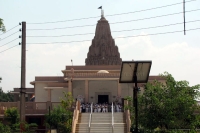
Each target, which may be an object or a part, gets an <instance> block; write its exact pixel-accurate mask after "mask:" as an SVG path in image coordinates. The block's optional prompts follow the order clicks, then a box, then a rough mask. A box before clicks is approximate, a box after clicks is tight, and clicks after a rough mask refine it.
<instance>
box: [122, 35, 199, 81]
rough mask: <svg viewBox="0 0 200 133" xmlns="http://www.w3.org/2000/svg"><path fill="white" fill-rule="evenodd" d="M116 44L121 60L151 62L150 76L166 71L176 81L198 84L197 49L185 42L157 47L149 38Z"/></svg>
mask: <svg viewBox="0 0 200 133" xmlns="http://www.w3.org/2000/svg"><path fill="white" fill-rule="evenodd" d="M144 34H145V33H141V35H144ZM118 44H119V45H118V46H119V50H120V53H121V57H122V58H123V60H132V59H134V60H152V67H151V73H150V74H151V75H158V74H159V73H163V72H164V71H168V72H169V73H171V74H172V75H173V76H174V77H175V78H176V79H177V80H187V81H189V82H190V85H195V84H200V81H199V80H198V77H200V70H199V69H198V68H199V67H200V62H199V60H200V56H199V52H200V48H199V47H198V48H194V47H192V46H190V44H188V43H187V42H174V43H170V44H167V45H164V44H160V45H159V46H157V45H155V44H154V42H152V41H151V38H150V36H141V37H136V38H129V39H120V41H119V42H118Z"/></svg>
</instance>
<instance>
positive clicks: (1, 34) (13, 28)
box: [0, 25, 19, 36]
mask: <svg viewBox="0 0 200 133" xmlns="http://www.w3.org/2000/svg"><path fill="white" fill-rule="evenodd" d="M18 26H19V25H16V26H14V27H13V28H11V29H9V30H7V31H6V32H4V33H2V34H0V36H1V35H3V34H6V33H8V32H9V31H11V30H13V29H15V28H16V27H18Z"/></svg>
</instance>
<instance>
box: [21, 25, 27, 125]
mask: <svg viewBox="0 0 200 133" xmlns="http://www.w3.org/2000/svg"><path fill="white" fill-rule="evenodd" d="M25 88H26V22H22V50H21V88H20V121H21V122H22V121H25V92H26V90H25Z"/></svg>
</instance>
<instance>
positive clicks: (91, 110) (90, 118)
mask: <svg viewBox="0 0 200 133" xmlns="http://www.w3.org/2000/svg"><path fill="white" fill-rule="evenodd" d="M92 112H93V103H91V106H90V117H89V124H88V129H89V133H90V127H91V120H92Z"/></svg>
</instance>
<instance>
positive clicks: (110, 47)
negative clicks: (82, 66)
mask: <svg viewBox="0 0 200 133" xmlns="http://www.w3.org/2000/svg"><path fill="white" fill-rule="evenodd" d="M85 63H86V65H121V63H122V59H121V58H120V53H119V51H118V47H117V46H116V45H115V40H114V39H113V38H112V36H111V31H110V25H109V23H108V21H107V20H106V19H105V17H104V15H103V14H102V15H101V19H100V20H99V21H98V23H97V26H96V32H95V36H94V39H92V44H91V46H90V47H89V52H88V54H87V58H86V59H85Z"/></svg>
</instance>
